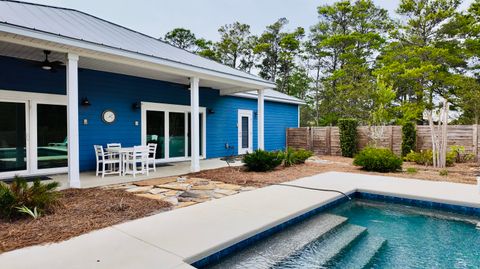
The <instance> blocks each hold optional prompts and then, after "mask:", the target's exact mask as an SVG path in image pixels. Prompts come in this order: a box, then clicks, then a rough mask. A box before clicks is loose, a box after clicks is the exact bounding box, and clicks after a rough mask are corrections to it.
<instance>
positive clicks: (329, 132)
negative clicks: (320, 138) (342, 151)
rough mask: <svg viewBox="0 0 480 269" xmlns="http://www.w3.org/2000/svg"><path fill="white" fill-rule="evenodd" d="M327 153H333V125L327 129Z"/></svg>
mask: <svg viewBox="0 0 480 269" xmlns="http://www.w3.org/2000/svg"><path fill="white" fill-rule="evenodd" d="M325 155H332V127H330V126H328V127H327V129H325Z"/></svg>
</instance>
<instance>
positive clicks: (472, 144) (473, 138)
mask: <svg viewBox="0 0 480 269" xmlns="http://www.w3.org/2000/svg"><path fill="white" fill-rule="evenodd" d="M479 126H480V125H449V126H448V131H447V133H448V134H447V142H448V145H449V146H452V145H459V146H463V147H465V151H466V152H469V153H473V154H475V156H477V160H478V159H480V158H479V157H480V150H479V148H480V140H479V129H480V127H479ZM357 132H358V147H359V149H362V148H364V147H365V146H366V145H367V144H368V143H369V142H370V140H371V139H370V138H369V127H368V126H360V127H358V129H357ZM286 144H287V146H288V147H292V148H304V149H309V150H312V151H313V152H315V154H320V155H341V149H340V132H339V129H338V127H302V128H288V129H287V141H286ZM379 146H381V147H385V148H389V149H391V150H392V151H393V152H395V153H396V154H400V153H401V148H402V127H401V126H386V127H385V132H384V135H383V137H382V138H381V140H380V141H379ZM431 148H432V139H431V136H430V127H429V126H426V125H419V126H417V150H422V149H431Z"/></svg>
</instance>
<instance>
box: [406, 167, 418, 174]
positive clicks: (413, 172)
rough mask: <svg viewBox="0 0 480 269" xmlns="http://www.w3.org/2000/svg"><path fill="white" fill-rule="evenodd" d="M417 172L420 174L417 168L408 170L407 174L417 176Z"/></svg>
mask: <svg viewBox="0 0 480 269" xmlns="http://www.w3.org/2000/svg"><path fill="white" fill-rule="evenodd" d="M417 172H418V170H417V168H415V167H409V168H407V173H409V174H416V173H417Z"/></svg>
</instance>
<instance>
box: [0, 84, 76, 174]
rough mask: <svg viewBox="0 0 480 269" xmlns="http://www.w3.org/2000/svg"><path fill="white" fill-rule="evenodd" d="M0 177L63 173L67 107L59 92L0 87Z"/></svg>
mask: <svg viewBox="0 0 480 269" xmlns="http://www.w3.org/2000/svg"><path fill="white" fill-rule="evenodd" d="M0 93H1V94H2V96H5V99H0V122H1V124H0V178H9V177H13V176H15V175H35V174H49V173H60V172H65V171H66V167H67V165H68V157H67V107H66V105H65V103H66V98H65V97H64V96H61V95H58V96H57V95H46V94H35V93H24V92H12V91H3V90H0Z"/></svg>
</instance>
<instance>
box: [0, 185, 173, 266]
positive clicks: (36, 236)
mask: <svg viewBox="0 0 480 269" xmlns="http://www.w3.org/2000/svg"><path fill="white" fill-rule="evenodd" d="M61 193H62V198H61V199H60V202H61V206H58V207H57V208H56V209H55V212H54V213H53V214H49V215H45V216H43V217H40V218H39V219H36V220H34V219H32V218H24V219H21V220H16V221H11V222H10V221H6V220H1V219H0V253H1V252H4V251H10V250H14V249H17V248H23V247H27V246H32V245H38V244H45V243H52V242H59V241H63V240H66V239H69V238H72V237H75V236H78V235H80V234H84V233H87V232H90V231H93V230H97V229H100V228H104V227H108V226H111V225H114V224H118V223H121V222H124V221H127V220H132V219H137V218H141V217H144V216H148V215H151V214H154V213H158V212H160V211H162V210H165V209H168V208H169V207H170V206H171V205H170V204H169V203H167V202H163V201H157V200H152V199H147V198H143V197H139V196H136V195H134V194H131V193H128V192H125V191H123V190H104V189H98V188H94V189H69V190H64V191H61ZM26 258H28V257H26Z"/></svg>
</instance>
